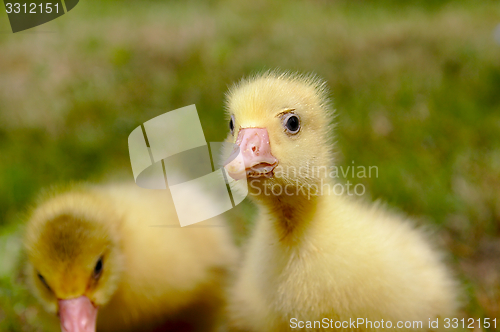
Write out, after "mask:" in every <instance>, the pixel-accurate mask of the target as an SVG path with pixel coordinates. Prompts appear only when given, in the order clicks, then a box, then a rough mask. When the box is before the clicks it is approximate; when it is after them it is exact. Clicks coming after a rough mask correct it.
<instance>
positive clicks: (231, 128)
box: [229, 115, 234, 135]
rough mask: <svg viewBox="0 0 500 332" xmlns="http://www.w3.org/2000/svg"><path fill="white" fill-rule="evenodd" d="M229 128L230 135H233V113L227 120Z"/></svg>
mask: <svg viewBox="0 0 500 332" xmlns="http://www.w3.org/2000/svg"><path fill="white" fill-rule="evenodd" d="M229 130H231V135H234V115H231V120H229Z"/></svg>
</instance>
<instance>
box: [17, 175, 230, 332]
mask: <svg viewBox="0 0 500 332" xmlns="http://www.w3.org/2000/svg"><path fill="white" fill-rule="evenodd" d="M213 222H214V220H213V219H212V220H210V221H206V222H202V223H200V224H196V225H193V226H190V227H185V228H180V227H179V226H177V227H175V225H176V224H177V225H178V222H177V215H176V213H175V210H174V207H173V203H172V199H171V197H170V194H169V193H168V191H165V190H164V191H158V190H145V189H141V188H139V187H137V186H135V184H131V185H124V184H120V185H117V184H115V185H107V186H82V187H77V188H73V189H71V190H69V191H66V192H63V193H58V194H55V195H51V196H50V197H49V198H47V199H45V201H44V202H43V203H41V204H40V205H39V206H38V207H37V208H36V209H35V210H34V211H33V213H32V215H31V218H30V220H29V222H28V224H27V227H26V236H25V247H26V250H27V254H28V258H29V264H28V276H29V278H28V280H29V282H30V284H31V285H32V289H33V290H34V292H35V294H36V295H37V297H38V298H39V299H40V300H41V301H42V303H43V304H44V306H45V307H46V308H47V310H48V311H51V312H54V313H55V312H59V314H60V316H61V320H63V321H62V322H61V325H62V327H63V330H67V331H91V330H92V324H91V322H87V323H85V322H84V320H92V317H93V315H95V313H94V314H93V313H92V312H94V311H97V308H98V311H99V314H98V315H97V330H98V331H129V330H135V331H147V330H148V329H150V328H151V329H153V328H156V330H155V331H160V330H161V331H164V330H165V331H174V330H177V329H179V330H186V331H211V330H213V329H214V328H215V325H216V324H218V323H219V322H218V319H219V317H218V315H219V313H220V310H221V308H222V305H223V303H224V287H225V280H226V276H227V273H228V271H229V269H230V265H231V263H232V262H233V260H234V259H235V247H234V246H233V243H232V241H231V240H230V237H229V232H228V229H227V228H225V227H217V226H211V227H206V224H207V223H213ZM204 223H205V227H203V224H204ZM161 224H170V225H174V226H173V227H150V226H151V225H161ZM200 226H202V227H200ZM87 299H88V300H87ZM75 303H76V304H75ZM75 306H77V308H76V309H75ZM63 314H64V315H66V316H71V315H73V316H74V317H76V318H74V317H73V319H72V318H71V317H69V318H68V317H66V318H65V319H63V318H64V317H63ZM94 319H95V317H94ZM75 320H76V322H75ZM85 326H86V327H85ZM158 326H160V327H158Z"/></svg>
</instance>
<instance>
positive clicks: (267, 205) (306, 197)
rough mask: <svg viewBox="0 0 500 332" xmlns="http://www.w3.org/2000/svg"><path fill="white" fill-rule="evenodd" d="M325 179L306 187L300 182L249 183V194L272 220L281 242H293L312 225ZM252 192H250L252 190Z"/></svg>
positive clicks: (321, 199) (322, 199)
mask: <svg viewBox="0 0 500 332" xmlns="http://www.w3.org/2000/svg"><path fill="white" fill-rule="evenodd" d="M325 181H328V180H326V179H317V181H313V182H309V183H308V184H304V183H301V182H300V181H295V183H293V181H286V182H285V181H280V180H276V179H275V180H273V181H267V182H261V181H258V182H255V183H253V182H252V181H250V186H249V187H250V188H251V190H250V194H251V195H252V196H253V198H254V199H255V200H256V201H257V202H258V203H260V204H259V205H260V206H261V208H262V209H263V210H264V212H265V213H266V214H268V215H269V216H270V219H271V220H273V225H272V226H273V228H274V230H275V231H276V233H277V236H278V238H279V239H280V241H285V242H286V241H294V240H295V239H297V238H299V237H300V235H301V234H303V232H304V231H305V230H306V229H307V227H308V226H309V225H310V224H311V222H312V221H313V219H314V216H315V214H316V211H317V209H318V206H319V205H320V204H321V202H323V201H324V197H323V196H324V195H323V194H322V193H323V192H322V185H323V186H328V185H329V183H325ZM252 189H253V190H252Z"/></svg>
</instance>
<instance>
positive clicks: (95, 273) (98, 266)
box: [92, 257, 103, 280]
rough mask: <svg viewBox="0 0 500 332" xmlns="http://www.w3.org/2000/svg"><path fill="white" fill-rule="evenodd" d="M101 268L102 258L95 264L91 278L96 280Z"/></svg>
mask: <svg viewBox="0 0 500 332" xmlns="http://www.w3.org/2000/svg"><path fill="white" fill-rule="evenodd" d="M102 268H103V263H102V257H101V258H99V260H98V261H97V263H96V264H95V267H94V271H93V272H92V277H93V278H94V279H96V280H97V279H99V278H100V277H101V274H102Z"/></svg>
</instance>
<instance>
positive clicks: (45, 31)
mask: <svg viewBox="0 0 500 332" xmlns="http://www.w3.org/2000/svg"><path fill="white" fill-rule="evenodd" d="M499 23H500V4H499V3H498V2H497V1H474V0H467V1H465V0H464V1H430V0H428V1H425V0H420V1H415V2H412V3H411V4H409V3H406V2H402V1H395V0H393V1H390V0H387V1H377V2H372V1H348V0H344V1H334V2H329V1H319V0H318V1H297V2H286V1H284V0H281V1H274V2H267V1H263V0H257V1H253V2H243V1H241V2H234V1H226V0H220V1H215V0H214V1H207V2H201V1H187V2H182V3H180V2H179V3H177V2H173V1H167V2H159V1H150V2H147V1H145V2H131V1H123V2H118V1H100V2H91V1H82V2H80V4H79V5H78V7H76V8H75V10H73V11H72V12H70V13H69V14H67V15H64V16H63V17H61V18H59V19H57V20H56V21H53V22H51V23H49V24H46V25H43V26H40V27H38V28H35V29H33V30H30V31H27V32H22V33H17V34H9V33H0V231H1V232H0V234H2V235H1V236H0V248H3V249H2V250H1V252H0V256H1V262H2V263H1V264H2V268H0V270H1V271H3V272H2V273H1V274H0V286H1V288H0V293H1V296H0V330H2V331H32V330H39V329H40V327H37V324H38V323H37V322H38V321H37V320H36V316H37V315H36V309H34V307H32V303H33V301H32V299H30V297H29V295H28V294H27V292H26V290H25V288H24V287H23V286H22V285H21V284H20V283H19V281H20V280H21V279H22V277H21V276H20V275H19V274H18V273H14V272H12V271H17V270H18V269H17V268H16V267H15V264H14V265H13V264H11V263H7V262H11V261H12V259H13V258H12V257H15V256H16V255H17V254H16V252H17V251H16V250H15V248H18V247H19V246H20V244H19V242H16V240H15V239H18V238H19V233H20V227H19V226H18V225H19V224H20V223H21V221H20V219H21V216H22V213H23V211H24V210H25V209H26V206H27V205H29V203H30V202H31V201H32V200H33V198H34V196H35V195H36V194H37V192H39V191H40V189H41V188H43V187H46V186H49V185H52V184H54V183H65V182H68V181H70V180H91V181H102V180H103V179H108V178H110V177H112V178H115V177H118V178H120V177H121V178H123V177H128V178H131V176H132V174H131V171H130V166H129V161H128V152H127V137H128V134H129V133H130V132H131V131H132V130H133V129H134V128H135V127H136V126H138V125H140V124H141V123H143V122H144V121H146V120H149V119H150V118H152V117H154V116H156V115H159V114H162V113H164V112H166V111H169V110H173V109H176V108H179V107H182V106H186V105H189V104H193V103H195V104H196V105H197V108H198V112H199V114H200V118H201V122H202V125H203V128H204V130H205V136H206V138H207V141H221V140H223V139H224V137H225V135H226V132H227V123H226V120H225V119H224V115H223V100H224V92H225V91H226V89H227V87H228V85H230V84H231V83H232V82H234V81H236V80H238V79H239V78H240V77H242V76H244V75H248V74H251V73H254V72H257V71H262V70H265V69H272V68H276V67H279V68H282V69H288V70H298V71H301V72H310V71H313V72H316V73H317V74H318V75H320V76H321V77H323V78H325V79H326V80H327V81H328V83H329V86H330V88H331V91H332V98H333V101H334V107H335V109H336V110H337V113H338V117H337V120H338V122H339V123H338V126H337V132H336V140H337V145H336V147H337V149H336V150H337V152H338V153H337V163H338V164H339V165H344V166H349V165H352V164H353V162H354V164H355V165H364V166H371V165H375V166H377V167H378V169H379V176H378V177H377V178H371V179H359V178H354V179H353V178H348V179H345V180H349V181H351V182H354V183H363V184H364V185H365V186H366V188H367V195H368V197H371V198H372V199H378V198H380V199H382V200H385V201H388V202H389V204H390V205H391V206H394V207H397V208H399V209H401V210H404V211H405V212H407V213H408V214H410V215H412V216H415V217H418V218H423V219H425V222H428V223H433V224H434V225H435V226H436V228H438V229H439V230H440V231H441V234H443V238H444V241H445V245H446V248H447V250H449V251H450V252H451V253H452V255H453V257H452V264H453V267H454V268H455V270H456V271H457V274H458V275H459V277H460V279H461V280H462V282H463V284H464V285H465V286H464V287H466V296H467V297H466V298H465V299H464V302H465V305H464V310H465V314H466V315H471V316H474V317H476V318H478V317H490V318H492V319H493V318H495V317H496V318H498V319H500V300H499V299H500V258H499V257H500V195H499V190H498V189H499V188H500V45H499V44H496V43H495V41H494V39H493V29H494V28H495V26H496V25H497V24H499ZM7 24H8V20H7V17H6V15H5V13H3V12H2V13H1V14H0V31H9V27H8V25H7ZM252 212H253V208H252V207H251V206H250V205H249V204H246V205H242V206H241V207H239V208H237V209H235V210H234V211H231V212H230V213H229V214H230V216H231V217H232V219H233V220H235V221H242V222H241V223H238V222H235V225H237V226H235V227H236V228H237V233H238V234H239V235H240V237H242V236H244V234H245V233H246V232H247V229H248V227H249V226H248V221H249V219H251V217H249V216H250V215H252ZM13 241H14V242H13ZM12 243H17V244H19V245H17V246H16V245H14V244H12Z"/></svg>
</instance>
